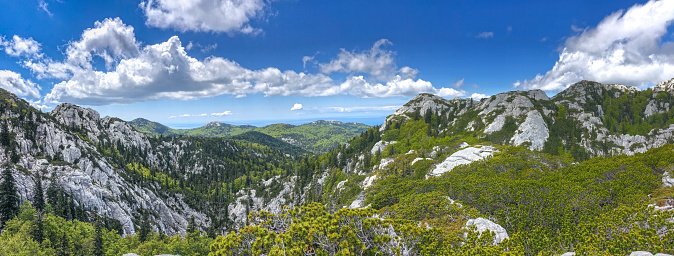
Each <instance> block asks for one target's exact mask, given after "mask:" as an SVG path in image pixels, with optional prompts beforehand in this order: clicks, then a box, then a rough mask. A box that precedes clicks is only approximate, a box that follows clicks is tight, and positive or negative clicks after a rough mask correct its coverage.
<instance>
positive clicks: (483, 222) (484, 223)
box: [466, 218, 510, 245]
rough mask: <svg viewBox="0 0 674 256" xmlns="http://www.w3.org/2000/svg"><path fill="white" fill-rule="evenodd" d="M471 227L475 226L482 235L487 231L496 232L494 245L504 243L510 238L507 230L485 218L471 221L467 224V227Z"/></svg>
mask: <svg viewBox="0 0 674 256" xmlns="http://www.w3.org/2000/svg"><path fill="white" fill-rule="evenodd" d="M470 226H475V229H476V230H477V231H478V232H480V234H481V233H482V232H485V231H488V232H494V234H495V235H494V241H493V244H494V245H497V244H499V243H501V242H503V240H505V239H508V238H510V237H509V236H508V232H507V231H506V229H505V228H503V227H501V225H499V224H496V223H494V222H492V221H490V220H488V219H485V218H477V219H469V220H468V221H467V222H466V227H470Z"/></svg>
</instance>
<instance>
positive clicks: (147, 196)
mask: <svg viewBox="0 0 674 256" xmlns="http://www.w3.org/2000/svg"><path fill="white" fill-rule="evenodd" d="M3 115H6V116H15V115H16V114H15V113H11V112H5V113H3ZM50 116H51V117H49V116H48V115H47V114H41V113H39V112H32V113H30V114H29V115H28V117H27V118H28V119H30V121H31V122H33V123H34V124H35V128H34V129H31V130H28V128H26V127H25V125H21V124H19V123H12V122H10V123H9V127H10V129H11V130H12V132H14V133H15V134H16V136H15V137H14V141H15V142H16V145H17V146H16V148H15V149H14V150H16V151H17V153H18V154H20V159H19V161H18V163H17V164H18V165H19V166H21V167H23V168H25V170H27V171H23V172H20V171H15V176H16V179H17V184H18V186H17V187H18V193H19V195H20V197H21V200H27V199H29V198H31V197H32V196H33V193H34V187H35V181H34V178H33V177H34V176H35V174H36V173H41V176H42V177H43V186H45V188H46V187H49V186H58V187H60V188H62V189H63V191H64V192H65V193H67V194H69V195H70V196H71V197H72V198H73V199H74V201H75V204H76V205H77V206H78V207H82V208H84V209H85V210H87V211H89V212H91V213H95V214H97V215H99V216H106V217H109V218H113V219H116V220H118V221H119V222H120V223H121V224H122V228H123V232H124V234H126V235H132V234H135V232H136V230H135V227H134V222H135V221H136V217H134V216H138V214H137V213H138V212H139V211H140V210H141V209H148V210H150V211H152V212H153V213H155V214H153V215H152V216H151V218H152V219H153V220H152V221H153V223H156V226H154V227H153V229H154V230H155V231H158V232H164V233H166V234H168V235H174V234H184V232H185V228H186V226H187V220H188V219H189V217H190V216H195V220H196V221H197V223H198V224H200V225H201V226H207V224H208V222H209V220H208V218H207V217H206V216H205V215H204V214H203V213H200V212H197V211H195V210H193V209H191V208H190V207H189V206H188V205H187V204H186V203H185V202H184V201H183V200H182V196H181V195H171V194H167V193H166V192H164V191H162V190H161V189H158V185H157V184H152V183H150V184H147V185H146V186H143V187H140V186H138V185H135V184H133V183H131V182H130V181H128V180H126V179H125V178H123V175H122V173H123V172H124V170H123V169H122V167H120V166H117V165H115V164H113V163H112V162H111V160H110V159H109V158H108V157H105V156H103V154H102V153H101V152H98V149H97V145H96V144H97V143H103V142H105V143H108V144H113V143H114V144H116V145H123V146H124V147H135V148H137V149H138V150H141V151H146V152H148V154H147V155H148V159H147V162H148V163H150V164H157V163H158V162H159V160H158V159H160V158H161V159H167V158H169V156H164V155H161V154H159V153H156V152H154V151H153V150H152V148H153V147H152V146H151V143H150V141H149V140H148V139H147V137H145V136H144V135H143V134H141V133H139V132H136V131H135V130H133V129H132V128H131V126H130V125H128V124H127V123H126V122H124V121H122V120H119V119H116V118H110V117H106V118H100V115H99V114H98V112H96V111H94V110H92V109H85V108H81V107H79V106H76V105H73V104H61V105H58V106H57V107H55V108H54V110H53V111H52V112H51V113H50ZM52 118H53V119H52ZM54 120H55V121H54ZM172 146H175V147H177V145H172ZM3 149H4V147H3ZM5 152H6V150H0V162H3V163H6V162H8V161H9V156H8V155H6V153H5ZM46 158H49V159H50V160H48V159H46ZM155 216H156V217H155Z"/></svg>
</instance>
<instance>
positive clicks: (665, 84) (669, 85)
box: [653, 78, 674, 93]
mask: <svg viewBox="0 0 674 256" xmlns="http://www.w3.org/2000/svg"><path fill="white" fill-rule="evenodd" d="M653 91H654V92H669V93H674V78H672V79H669V80H667V81H662V82H660V83H658V84H657V85H656V86H655V88H653Z"/></svg>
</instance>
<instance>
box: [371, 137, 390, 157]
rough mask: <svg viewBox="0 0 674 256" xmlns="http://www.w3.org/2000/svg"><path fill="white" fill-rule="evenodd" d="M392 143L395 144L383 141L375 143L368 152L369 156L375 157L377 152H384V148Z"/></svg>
mask: <svg viewBox="0 0 674 256" xmlns="http://www.w3.org/2000/svg"><path fill="white" fill-rule="evenodd" d="M393 143H396V141H383V140H380V141H377V143H375V144H374V146H372V150H370V154H372V155H375V154H376V153H377V151H379V152H380V153H381V152H384V150H385V149H386V147H387V146H388V145H391V144H393Z"/></svg>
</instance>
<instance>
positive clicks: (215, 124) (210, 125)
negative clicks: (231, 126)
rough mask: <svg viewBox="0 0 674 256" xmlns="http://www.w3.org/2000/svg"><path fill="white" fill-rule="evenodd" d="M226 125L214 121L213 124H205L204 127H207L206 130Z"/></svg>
mask: <svg viewBox="0 0 674 256" xmlns="http://www.w3.org/2000/svg"><path fill="white" fill-rule="evenodd" d="M224 125H225V123H223V122H220V121H212V122H208V123H207V124H205V125H204V127H206V128H208V127H220V126H224Z"/></svg>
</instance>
